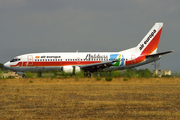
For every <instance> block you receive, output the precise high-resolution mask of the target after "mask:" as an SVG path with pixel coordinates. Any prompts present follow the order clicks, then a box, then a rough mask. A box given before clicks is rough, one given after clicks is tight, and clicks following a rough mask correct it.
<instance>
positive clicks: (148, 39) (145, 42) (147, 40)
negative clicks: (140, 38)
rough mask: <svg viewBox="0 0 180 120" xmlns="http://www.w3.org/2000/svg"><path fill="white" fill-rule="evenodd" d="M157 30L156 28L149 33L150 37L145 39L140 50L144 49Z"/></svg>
mask: <svg viewBox="0 0 180 120" xmlns="http://www.w3.org/2000/svg"><path fill="white" fill-rule="evenodd" d="M155 33H156V30H155V29H154V30H153V32H152V33H151V34H150V35H149V37H148V38H147V39H146V40H145V41H144V44H141V45H140V47H139V50H142V49H143V48H144V46H145V45H146V44H147V43H148V42H149V41H150V39H151V38H152V37H153V36H154V34H155Z"/></svg>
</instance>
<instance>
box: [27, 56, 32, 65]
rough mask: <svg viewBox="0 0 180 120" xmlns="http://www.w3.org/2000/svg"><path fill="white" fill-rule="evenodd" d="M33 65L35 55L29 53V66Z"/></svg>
mask: <svg viewBox="0 0 180 120" xmlns="http://www.w3.org/2000/svg"><path fill="white" fill-rule="evenodd" d="M31 65H33V56H32V55H28V56H27V66H31Z"/></svg>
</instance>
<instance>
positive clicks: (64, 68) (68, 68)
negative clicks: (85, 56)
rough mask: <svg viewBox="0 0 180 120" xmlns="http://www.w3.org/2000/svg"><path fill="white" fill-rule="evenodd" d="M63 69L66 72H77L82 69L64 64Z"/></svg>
mask: <svg viewBox="0 0 180 120" xmlns="http://www.w3.org/2000/svg"><path fill="white" fill-rule="evenodd" d="M62 71H63V72H65V73H70V74H75V73H78V72H80V71H81V69H80V67H78V66H63V67H62Z"/></svg>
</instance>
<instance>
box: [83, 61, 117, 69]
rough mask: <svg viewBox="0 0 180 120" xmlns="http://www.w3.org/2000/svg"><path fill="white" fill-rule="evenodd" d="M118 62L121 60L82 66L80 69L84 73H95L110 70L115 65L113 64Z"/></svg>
mask: <svg viewBox="0 0 180 120" xmlns="http://www.w3.org/2000/svg"><path fill="white" fill-rule="evenodd" d="M117 61H119V60H114V61H108V62H107V61H104V62H101V63H95V64H88V65H83V66H80V68H81V69H82V70H84V71H89V72H95V71H98V70H102V69H104V68H108V67H110V66H112V65H113V64H112V63H114V62H117Z"/></svg>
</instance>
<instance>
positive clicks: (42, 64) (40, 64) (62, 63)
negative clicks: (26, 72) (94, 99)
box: [11, 61, 101, 67]
mask: <svg viewBox="0 0 180 120" xmlns="http://www.w3.org/2000/svg"><path fill="white" fill-rule="evenodd" d="M100 62H101V61H49V62H48V61H39V62H37V61H35V62H32V64H28V62H18V63H17V64H16V65H11V67H17V66H20V67H47V66H67V65H87V64H95V63H100Z"/></svg>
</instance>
